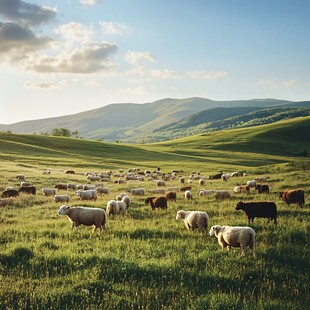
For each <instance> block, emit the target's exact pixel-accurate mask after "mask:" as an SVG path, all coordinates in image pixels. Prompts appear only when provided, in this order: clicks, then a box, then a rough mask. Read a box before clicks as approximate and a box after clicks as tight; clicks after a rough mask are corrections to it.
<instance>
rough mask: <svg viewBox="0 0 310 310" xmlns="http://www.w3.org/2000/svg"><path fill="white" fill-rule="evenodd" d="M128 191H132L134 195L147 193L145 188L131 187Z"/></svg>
mask: <svg viewBox="0 0 310 310" xmlns="http://www.w3.org/2000/svg"><path fill="white" fill-rule="evenodd" d="M128 192H129V193H131V194H132V195H137V196H144V195H145V190H144V188H133V189H129V190H128Z"/></svg>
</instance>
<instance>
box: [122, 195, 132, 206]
mask: <svg viewBox="0 0 310 310" xmlns="http://www.w3.org/2000/svg"><path fill="white" fill-rule="evenodd" d="M121 201H123V202H125V203H126V205H127V208H129V207H130V205H131V198H130V197H129V196H127V195H126V196H124V197H123V198H122V199H121Z"/></svg>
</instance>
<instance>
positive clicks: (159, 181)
mask: <svg viewBox="0 0 310 310" xmlns="http://www.w3.org/2000/svg"><path fill="white" fill-rule="evenodd" d="M156 186H166V182H165V181H163V180H157V181H156Z"/></svg>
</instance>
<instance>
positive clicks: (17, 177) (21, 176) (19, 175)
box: [16, 174, 25, 180]
mask: <svg viewBox="0 0 310 310" xmlns="http://www.w3.org/2000/svg"><path fill="white" fill-rule="evenodd" d="M16 179H17V180H25V176H24V175H23V174H17V175H16Z"/></svg>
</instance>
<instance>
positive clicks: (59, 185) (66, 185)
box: [55, 184, 68, 189]
mask: <svg viewBox="0 0 310 310" xmlns="http://www.w3.org/2000/svg"><path fill="white" fill-rule="evenodd" d="M55 188H57V189H68V184H56V185H55Z"/></svg>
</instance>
